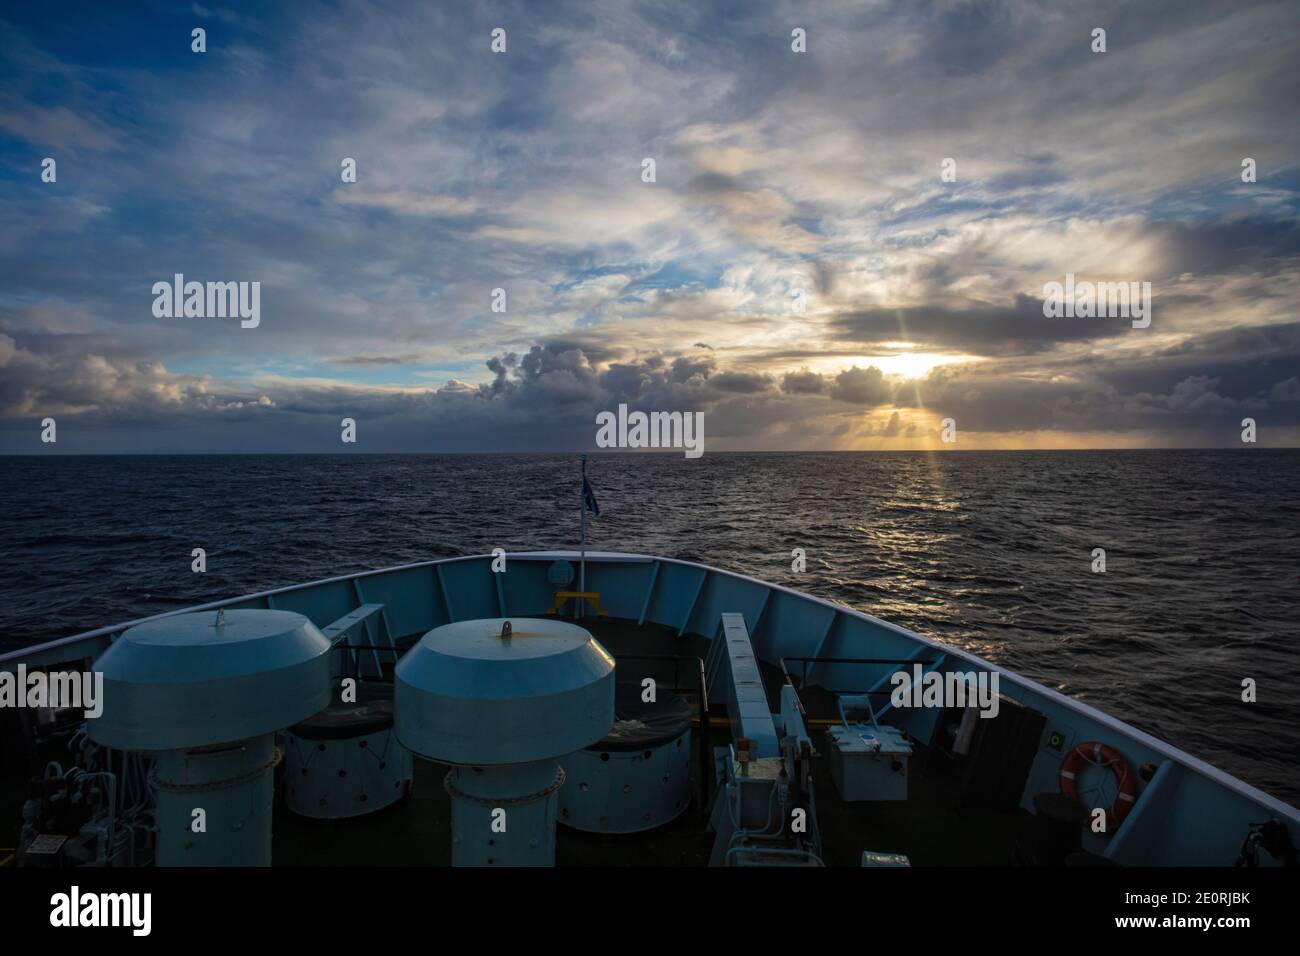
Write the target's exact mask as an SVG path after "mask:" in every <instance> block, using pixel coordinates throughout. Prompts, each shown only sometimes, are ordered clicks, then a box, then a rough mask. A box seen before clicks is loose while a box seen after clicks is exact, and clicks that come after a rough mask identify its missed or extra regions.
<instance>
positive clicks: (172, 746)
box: [87, 610, 330, 751]
mask: <svg viewBox="0 0 1300 956" xmlns="http://www.w3.org/2000/svg"><path fill="white" fill-rule="evenodd" d="M328 652H329V642H328V641H326V639H325V637H324V636H323V635H322V634H321V632H320V631H319V630H318V629H317V627H316V625H314V624H313V623H312V622H311V621H309V620H308V619H307V618H305V617H303V616H301V615H298V614H291V613H287V612H284V611H252V610H223V611H221V612H220V613H218V612H217V611H205V612H201V613H191V614H180V615H176V616H173V617H164V618H157V619H154V620H151V621H147V622H146V623H143V624H139V625H137V626H136V627H133V628H131V629H130V630H129V631H127V632H126V633H125V634H123V635H122V636H121V637H120V638H118V640H117V641H116V642H115V643H114V644H113V645H112V646H111V647H110V648H109V649H108V650H107V651H106V652H105V653H104V654H103V655H102V656H100V657H99V659H98V660H96V661H95V664H94V669H95V670H96V671H102V672H103V675H104V712H103V714H102V715H101V716H100V717H99V718H97V719H95V720H91V721H88V725H87V726H88V733H89V736H90V738H91V739H92V740H94V741H95V742H97V743H100V744H104V745H105V746H109V747H114V748H117V749H119V750H136V751H153V750H176V749H182V748H195V747H204V746H210V745H213V744H222V743H229V742H232V741H237V740H244V739H246V738H249V737H255V736H258V735H261V734H266V733H272V732H274V731H277V730H281V729H283V728H285V727H288V726H290V725H291V724H294V723H297V722H298V721H300V720H303V719H304V718H306V717H310V716H311V715H312V714H315V713H317V712H319V711H321V710H323V709H324V708H325V707H326V706H327V705H328V704H329V700H330V697H329V693H330V684H329V680H330V662H329V657H328Z"/></svg>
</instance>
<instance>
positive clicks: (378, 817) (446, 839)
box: [273, 619, 1032, 867]
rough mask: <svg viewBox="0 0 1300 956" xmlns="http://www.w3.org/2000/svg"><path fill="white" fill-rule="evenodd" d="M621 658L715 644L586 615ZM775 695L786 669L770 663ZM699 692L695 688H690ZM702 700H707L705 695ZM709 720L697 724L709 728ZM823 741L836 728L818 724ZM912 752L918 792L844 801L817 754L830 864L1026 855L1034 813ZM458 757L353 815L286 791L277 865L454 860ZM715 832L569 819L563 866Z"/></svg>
mask: <svg viewBox="0 0 1300 956" xmlns="http://www.w3.org/2000/svg"><path fill="white" fill-rule="evenodd" d="M582 623H583V626H584V627H586V628H587V629H588V630H589V631H591V633H592V634H593V636H594V637H596V639H597V640H599V641H600V642H601V644H603V645H604V646H605V648H606V649H607V650H609V652H610V653H611V654H613V655H614V658H615V660H616V661H618V660H620V659H622V660H623V662H624V664H623V665H622V666H624V667H627V666H628V665H627V662H628V661H629V660H630V659H632V658H633V657H636V656H642V657H655V656H665V655H680V656H684V657H691V656H695V657H699V658H700V659H701V660H702V659H703V658H704V655H705V653H706V650H707V642H706V641H704V640H703V639H702V638H700V637H693V636H690V635H688V636H686V637H682V638H679V637H678V636H677V634H676V633H675V632H674V631H673V630H672V629H671V628H668V627H664V626H662V625H658V624H644V625H638V624H636V623H635V622H631V621H623V620H608V619H601V620H591V619H587V620H584V621H583V622H582ZM763 670H764V683H765V686H766V688H767V691H768V694H769V697H770V698H771V700H772V704H773V706H774V707H775V706H776V696H777V694H778V693H779V688H780V685H781V683H782V682H783V680H784V678H783V676H782V674H781V672H780V670H779V668H775V667H771V666H769V665H764V667H763ZM683 690H684V691H685V694H686V695H687V696H690V694H691V692H690V691H689V689H686V688H683ZM691 699H692V703H693V704H694V703H696V702H697V701H698V695H695V696H693V697H692V698H691ZM829 701H830V698H829V695H826V694H824V693H821V692H819V690H818V688H815V687H814V688H810V690H809V692H808V693H807V694H806V695H805V704H806V706H808V708H809V716H810V717H814V718H816V715H818V714H822V715H823V716H824V717H826V718H829V717H830V715H831V710H832V708H831V707H830V706H829ZM709 723H710V725H711V726H710V728H709V745H710V747H715V746H725V745H726V743H727V742H728V741H729V740H730V739H731V738H730V732H729V729H728V727H727V726H726V717H725V714H722V713H719V712H718V710H717V709H716V708H715V710H714V712H713V714H712V717H711V719H710V721H709ZM698 730H699V724H698V722H696V723H695V725H694V726H693V728H692V733H693V734H694V733H698ZM811 736H812V738H813V741H814V745H815V746H816V747H817V748H818V751H821V749H822V747H823V742H824V740H825V737H826V734H825V730H824V728H822V727H820V726H819V727H817V728H816V729H814V730H813V731H812V733H811ZM914 746H915V747H916V750H915V753H914V756H913V758H912V774H911V779H910V785H911V793H910V795H909V799H908V800H906V801H900V802H889V803H877V804H862V803H858V804H849V803H845V802H844V801H842V800H840V799H839V796H838V794H837V792H836V790H835V786H834V784H833V782H832V781H831V778H830V774H829V770H828V767H827V763H826V761H825V760H824V759H815V760H814V781H815V787H816V790H815V793H816V800H817V819H818V822H819V825H820V827H821V834H822V845H823V859H824V861H825V863H826V864H827V865H829V866H857V865H859V864H860V861H861V855H862V851H863V850H867V849H870V850H874V851H877V852H882V853H902V854H905V855H906V856H907V857H908V858H909V859H910V860H911V861H912V863H913V864H914V865H918V866H965V865H970V866H980V865H993V866H1006V865H1008V864H1011V863H1013V862H1014V859H1015V847H1016V840H1017V835H1018V834H1019V833H1021V832H1022V830H1023V829H1024V828H1026V827H1027V826H1028V825H1029V824H1030V821H1031V819H1032V818H1031V816H1030V815H1029V814H1028V813H1026V812H1025V811H1023V810H1020V809H1015V810H1006V811H999V810H994V809H989V808H984V807H971V806H963V805H962V802H961V800H960V798H959V796H958V781H957V780H956V779H955V777H954V776H953V774H952V773H951V772H950V770H949V768H948V767H947V766H946V765H945V763H944V761H943V758H942V756H941V755H939V754H932V753H931V751H930V750H929V748H927V747H924V746H922V745H919V744H915V743H914ZM446 772H447V767H445V766H443V765H440V764H437V763H434V762H432V761H427V760H423V759H421V758H419V757H417V758H415V763H414V786H413V788H412V793H411V795H410V796H409V797H407V798H406V799H405V800H403V801H401V802H400V803H397V804H394V805H393V806H390V807H388V808H386V809H384V810H381V811H379V812H377V813H373V814H370V815H368V816H364V817H357V818H354V819H350V820H311V819H307V818H305V817H301V816H297V815H295V814H294V813H292V812H290V811H289V810H288V809H287V808H286V807H285V806H284V804H283V802H282V801H277V803H276V810H275V824H274V849H273V856H274V859H275V863H276V865H277V866H313V867H314V866H322V867H326V866H339V865H350V866H449V865H450V863H451V802H450V799H449V798H448V796H447V793H446V791H445V790H444V789H443V786H442V778H443V776H444V775H445V774H446ZM713 840H714V834H713V833H712V831H711V830H709V828H708V821H707V817H706V815H705V814H704V813H702V812H701V808H700V807H699V806H698V805H697V803H692V805H691V806H690V807H689V808H688V809H687V810H686V811H685V812H684V813H683V814H682V815H681V816H679V817H678V818H677V819H676V820H674V821H673V822H672V823H670V824H668V825H666V826H662V827H658V828H656V829H654V830H647V831H643V832H641V833H632V834H595V833H586V832H583V831H580V830H576V829H573V828H570V827H566V826H560V827H559V828H558V831H557V835H556V864H557V865H559V866H704V865H707V864H708V862H709V854H710V851H711V849H712V847H713Z"/></svg>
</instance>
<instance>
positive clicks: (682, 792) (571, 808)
mask: <svg viewBox="0 0 1300 956" xmlns="http://www.w3.org/2000/svg"><path fill="white" fill-rule="evenodd" d="M693 755H694V751H693V750H692V749H691V732H690V730H689V729H687V730H684V731H683V732H682V733H681V735H680V736H678V737H675V738H673V739H672V740H667V741H664V742H662V743H657V744H653V745H649V746H647V747H645V748H643V749H637V750H626V751H618V750H614V751H608V750H600V749H599V748H588V749H586V750H579V751H577V752H576V753H571V754H569V755H568V756H567V757H565V758H564V759H563V760H562V761H561V762H562V763H563V764H564V771H565V774H566V780H565V784H564V789H563V790H561V791H560V822H561V823H563V824H564V825H565V826H570V827H573V828H574V829H576V830H586V831H588V832H590V833H638V832H640V831H642V830H652V829H654V828H655V827H661V826H663V825H664V824H665V823H670V822H671V821H673V820H674V819H676V818H677V817H679V816H681V815H682V813H683V812H684V811H685V810H686V808H687V807H688V806H689V805H690V802H691V760H692V757H693Z"/></svg>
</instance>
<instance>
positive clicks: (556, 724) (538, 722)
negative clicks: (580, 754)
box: [396, 618, 614, 766]
mask: <svg viewBox="0 0 1300 956" xmlns="http://www.w3.org/2000/svg"><path fill="white" fill-rule="evenodd" d="M507 620H509V623H510V625H511V635H510V636H509V637H502V628H503V626H504V625H505V624H506V623H507ZM396 683H397V687H396V701H397V706H396V718H397V724H396V726H397V736H398V739H399V740H400V741H401V742H402V744H403V745H404V746H406V747H409V748H410V749H411V750H413V751H415V752H416V753H418V754H423V755H424V756H426V757H429V758H430V759H433V760H441V761H443V762H445V763H457V764H474V765H476V766H478V765H484V764H515V763H527V762H529V761H533V760H542V759H544V758H547V757H558V756H561V755H563V754H567V753H572V752H573V751H575V750H581V749H582V748H583V747H585V746H587V745H588V744H590V743H594V742H595V741H597V740H599V739H600V738H601V737H603V736H604V735H605V734H606V733H608V732H609V728H610V727H611V726H612V725H613V723H614V659H613V658H612V657H610V655H609V653H608V652H607V651H606V650H605V649H604V648H603V647H601V646H600V644H598V643H597V642H596V641H595V640H594V639H593V638H592V636H591V635H590V634H589V633H588V632H587V631H585V630H583V629H582V628H580V627H578V626H576V625H574V624H570V623H568V622H566V621H558V620H537V619H530V618H514V619H505V618H488V619H483V620H472V621H460V622H457V623H455V624H448V625H444V626H443V627H439V628H435V629H434V630H432V631H430V632H429V633H428V634H426V635H425V636H424V637H423V638H422V639H421V640H420V642H419V643H418V644H416V646H415V647H413V648H411V650H410V651H409V652H407V654H406V656H405V657H403V658H402V661H401V663H400V664H398V666H397V681H396Z"/></svg>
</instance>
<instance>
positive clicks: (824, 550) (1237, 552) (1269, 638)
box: [0, 449, 1300, 804]
mask: <svg viewBox="0 0 1300 956" xmlns="http://www.w3.org/2000/svg"><path fill="white" fill-rule="evenodd" d="M590 471H591V478H592V483H593V485H594V486H595V489H596V493H597V495H598V497H599V499H600V504H601V508H602V512H603V513H602V515H601V517H600V519H599V520H598V521H594V522H592V523H591V530H590V545H591V547H593V548H594V549H600V550H627V551H637V552H646V553H652V554H661V555H666V556H670V557H680V558H687V559H691V560H696V561H702V562H705V563H708V564H712V565H716V566H717V567H721V568H728V569H733V570H738V571H742V572H745V573H749V574H752V575H755V576H756V577H759V578H763V579H765V580H769V581H774V582H778V583H782V584H787V585H790V586H792V587H795V588H799V589H802V590H806V591H810V592H812V593H814V594H818V595H822V596H824V597H828V598H831V599H833V600H836V601H839V602H842V603H844V604H847V605H850V606H852V607H856V608H860V609H862V610H864V611H867V612H869V613H871V614H874V615H876V616H878V617H881V618H884V619H886V620H889V621H893V622H895V623H897V624H901V625H903V626H904V627H908V628H912V629H914V630H916V631H919V632H921V633H923V634H926V635H929V636H932V637H935V638H937V639H939V640H941V641H944V642H947V643H950V644H954V645H957V646H958V647H962V648H965V649H967V650H970V651H972V652H974V653H976V654H979V655H981V656H983V657H985V658H988V659H989V660H992V661H996V662H998V663H1000V664H1003V665H1005V666H1007V667H1009V668H1010V669H1012V670H1014V671H1018V672H1019V673H1021V674H1024V675H1026V676H1027V677H1030V678H1033V679H1035V680H1038V681H1040V682H1042V683H1043V684H1046V685H1047V686H1049V687H1055V688H1058V689H1059V690H1061V691H1063V692H1065V693H1067V694H1070V695H1072V696H1074V697H1077V698H1080V699H1083V700H1087V701H1089V702H1090V703H1092V704H1094V705H1095V706H1098V707H1100V708H1101V709H1103V710H1105V711H1107V712H1109V713H1112V714H1114V715H1116V716H1118V717H1120V718H1122V719H1124V720H1127V721H1128V722H1130V723H1132V724H1134V725H1136V726H1138V727H1140V728H1142V729H1144V730H1147V731H1149V732H1151V733H1153V734H1155V735H1156V736H1158V737H1161V738H1163V739H1166V740H1169V741H1170V742H1172V743H1174V744H1176V745H1177V746H1179V747H1182V748H1184V749H1186V750H1187V751H1189V752H1191V753H1193V754H1195V755H1197V756H1199V757H1202V758H1204V759H1206V760H1208V761H1209V762H1210V763H1213V764H1215V765H1217V766H1220V767H1222V768H1224V769H1225V770H1227V771H1229V772H1230V773H1233V774H1235V775H1237V776H1239V777H1241V778H1243V779H1245V780H1247V781H1249V782H1251V783H1253V784H1255V785H1256V786H1258V787H1260V788H1262V789H1264V790H1266V791H1268V792H1270V793H1273V794H1275V795H1277V796H1279V797H1282V798H1283V799H1286V800H1288V801H1289V802H1291V803H1293V804H1300V770H1297V766H1300V625H1298V624H1297V608H1298V606H1300V600H1297V598H1298V597H1300V496H1298V495H1297V490H1298V488H1300V480H1298V479H1297V476H1300V451H1286V450H1266V449H1250V450H1244V449H1243V450H1232V451H1131V452H1109V451H1107V452H1037V453H1017V452H1001V453H996V452H990V453H977V452H965V453H947V454H941V455H927V454H923V453H912V454H717V453H710V454H706V455H705V456H704V457H703V458H701V459H699V460H696V461H688V460H686V459H684V458H682V457H680V456H677V455H657V456H652V455H598V456H593V458H592V462H591V467H590ZM0 494H2V500H3V509H2V511H0V572H3V578H2V579H3V580H4V582H5V593H4V599H3V601H2V602H0V647H3V648H6V649H7V648H13V647H19V646H22V645H25V644H31V643H35V642H38V641H44V640H49V639H52V638H56V637H62V636H65V635H68V634H73V633H76V632H79V631H83V630H88V629H90V628H94V627H99V626H102V625H106V624H111V623H116V622H119V621H124V620H127V619H130V618H135V617H140V616H142V615H146V614H150V613H156V612H159V611H164V610H169V609H173V608H177V607H184V606H186V605H190V604H194V603H197V602H201V601H207V600H213V599H217V598H221V597H227V596H233V595H238V594H244V593H247V592H250V591H255V590H263V589H267V588H271V587H277V586H281V585H287V584H295V583H301V582H306V581H311V580H314V579H316V578H321V577H325V576H330V575H336V574H341V573H345V572H348V571H354V570H359V569H364V568H382V567H387V566H389V565H394V564H402V563H406V562H411V561H418V560H423V559H428V558H435V557H444V556H451V555H461V554H471V553H486V552H488V551H490V550H491V549H492V548H494V547H503V548H506V549H507V550H531V549H546V548H556V547H568V546H576V545H577V534H578V500H579V499H578V485H577V461H576V458H575V457H574V456H546V455H538V456H511V455H476V456H391V457H389V456H373V457H371V456H354V455H347V456H214V457H118V458H76V457H49V458H40V457H32V458H0ZM197 547H201V548H205V549H206V550H207V554H208V571H207V573H206V574H193V573H191V571H190V561H191V557H190V552H191V549H193V548H197ZM796 547H799V548H804V549H806V550H807V555H808V567H807V571H806V572H805V573H803V574H795V573H793V572H792V571H791V569H790V563H791V557H790V552H791V550H792V549H793V548H796ZM1098 547H1100V548H1105V549H1106V554H1107V572H1106V573H1105V574H1093V573H1092V572H1091V570H1090V566H1091V563H1092V558H1091V552H1092V549H1093V548H1098ZM1245 677H1252V678H1254V679H1255V680H1256V681H1258V684H1259V702H1258V703H1255V704H1243V703H1242V702H1241V699H1240V686H1241V681H1242V679H1243V678H1245Z"/></svg>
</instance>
